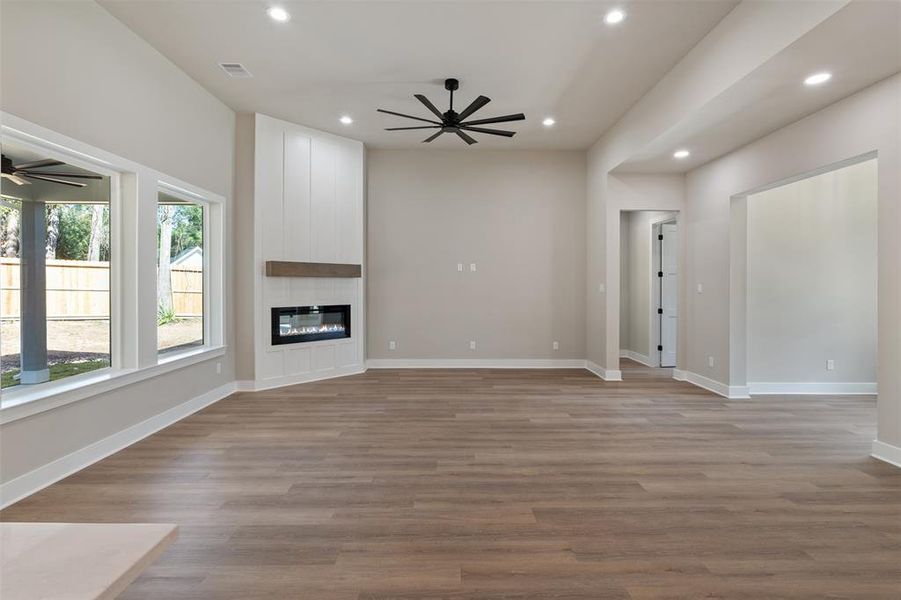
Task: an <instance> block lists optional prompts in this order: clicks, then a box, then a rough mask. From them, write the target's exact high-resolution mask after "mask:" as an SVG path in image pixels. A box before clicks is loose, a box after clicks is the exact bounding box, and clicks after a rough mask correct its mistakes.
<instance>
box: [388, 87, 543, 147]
mask: <svg viewBox="0 0 901 600" xmlns="http://www.w3.org/2000/svg"><path fill="white" fill-rule="evenodd" d="M459 88H460V81H459V80H458V79H454V78H453V77H450V78H448V79H445V80H444V89H446V90H447V91H448V92H450V106H449V107H448V110H447V111H445V112H441V111H440V110H439V109H438V107H436V106H435V105H434V104H433V103H432V102H431V101H430V100H429V99H428V98H426V97H425V96H424V95H422V94H413V97H414V98H416V99H417V100H419V101H420V102H421V103H422V104H423V105H425V107H426V108H427V109H428V110H429V112H431V113H432V114H433V115H435V117H437V118H438V120H437V121H436V120H434V119H424V118H422V117H416V116H413V115H407V114H403V113H398V112H394V111H391V110H384V109H381V108H379V109H377V110H378V111H379V112H383V113H387V114H389V115H395V116H398V117H404V118H406V119H413V120H416V121H420V122H425V123H429V124H428V125H417V126H414V127H389V128H388V131H396V130H402V129H404V130H406V129H437V130H438V132H437V133H435V134H434V135H431V136H429V137H428V138H426V139H425V140H423V142H426V143H427V142H431V141H433V140H435V139H436V138H437V137H438V136H440V135H441V134H443V133H454V134H456V135H457V136H459V137H460V139H462V140H463V141H464V142H466V143H467V144H475V143H476V142H477V140H476V139H475V138H473V137H472V136H471V135H469V133H484V134H489V135H499V136H503V137H513V136H514V135H515V134H516V132H515V131H504V130H501V129H485V128H484V127H477V126H478V125H489V124H494V123H506V122H509V121H522V120H523V119H525V118H526V117H525V115H524V114H522V113H518V114H515V115H504V116H502V117H491V118H488V119H476V120H474V121H471V120H469V117H470V116H471V115H472V114H473V113H474V112H476V111H477V110H479V109H480V108H482V107H483V106H485V105H486V104H488V103H489V102H491V99H490V98H488V97H487V96H479V97H478V98H476V99H475V100H473V101H472V102H471V103H470V105H469V106H467V107H466V108H464V109H463V112H460V113H458V112H457V111H455V110H454V92H455V91H456V90H458V89H459Z"/></svg>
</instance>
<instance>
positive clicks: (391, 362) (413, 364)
mask: <svg viewBox="0 0 901 600" xmlns="http://www.w3.org/2000/svg"><path fill="white" fill-rule="evenodd" d="M366 366H367V367H368V368H370V369H584V368H585V361H584V360H582V359H580V358H573V359H556V358H474V359H473V358H398V359H394V358H370V359H369V360H367V361H366Z"/></svg>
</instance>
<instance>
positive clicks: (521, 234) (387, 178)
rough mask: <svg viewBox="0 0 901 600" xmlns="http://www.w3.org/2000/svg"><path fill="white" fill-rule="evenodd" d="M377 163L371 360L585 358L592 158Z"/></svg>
mask: <svg viewBox="0 0 901 600" xmlns="http://www.w3.org/2000/svg"><path fill="white" fill-rule="evenodd" d="M368 161H369V168H368V173H369V197H368V210H369V220H368V222H369V226H368V247H369V290H368V294H369V324H370V326H369V351H368V357H369V358H370V359H483V360H488V359H582V358H583V357H584V352H585V327H584V314H585V295H584V289H585V271H584V266H585V228H584V215H585V154H584V153H583V152H554V151H548V152H494V151H491V152H489V151H477V152H473V151H429V152H418V151H373V152H370V153H369V157H368ZM458 263H463V264H464V267H465V270H464V271H463V272H458V271H457V264H458ZM470 263H475V264H476V268H477V270H476V271H475V272H471V271H470V270H469V265H470ZM390 340H394V341H396V342H397V349H396V350H395V351H389V350H388V342H389V341H390ZM470 340H474V341H476V350H470V349H469V342H470ZM554 340H557V341H559V343H560V349H559V351H554V350H553V349H552V344H553V341H554Z"/></svg>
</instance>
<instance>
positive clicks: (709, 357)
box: [707, 356, 713, 367]
mask: <svg viewBox="0 0 901 600" xmlns="http://www.w3.org/2000/svg"><path fill="white" fill-rule="evenodd" d="M707 366H708V367H712V366H713V357H712V356H708V357H707Z"/></svg>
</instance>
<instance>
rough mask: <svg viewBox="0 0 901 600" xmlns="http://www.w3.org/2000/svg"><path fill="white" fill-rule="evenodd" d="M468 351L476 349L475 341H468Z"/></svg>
mask: <svg viewBox="0 0 901 600" xmlns="http://www.w3.org/2000/svg"><path fill="white" fill-rule="evenodd" d="M469 349H470V350H475V349H476V341H475V340H470V341H469Z"/></svg>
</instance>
